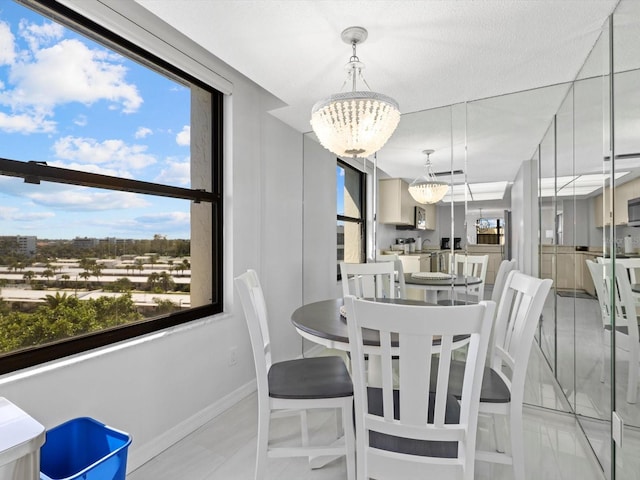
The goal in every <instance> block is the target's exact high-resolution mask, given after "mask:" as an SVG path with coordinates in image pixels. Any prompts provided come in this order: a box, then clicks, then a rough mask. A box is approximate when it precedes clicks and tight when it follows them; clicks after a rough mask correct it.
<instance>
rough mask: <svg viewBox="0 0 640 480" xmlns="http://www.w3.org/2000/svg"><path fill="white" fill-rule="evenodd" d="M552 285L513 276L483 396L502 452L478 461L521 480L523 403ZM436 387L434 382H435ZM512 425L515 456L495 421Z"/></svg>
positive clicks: (457, 377)
mask: <svg viewBox="0 0 640 480" xmlns="http://www.w3.org/2000/svg"><path fill="white" fill-rule="evenodd" d="M551 284H552V281H551V280H550V279H545V280H542V279H539V278H535V277H532V276H529V275H525V274H523V273H521V272H518V271H511V272H510V273H509V275H508V276H507V279H506V281H505V286H504V289H503V291H502V296H501V297H500V301H499V303H498V306H497V313H496V316H495V322H494V326H493V345H492V346H491V347H490V348H489V350H490V352H491V362H490V366H489V367H485V369H484V374H483V377H482V389H481V392H480V413H481V414H488V415H491V416H492V418H493V420H494V421H493V426H494V437H495V441H496V451H493V452H490V451H478V452H476V459H477V460H481V461H486V462H492V463H501V464H511V465H512V468H513V473H514V479H515V480H525V471H524V439H523V429H522V403H523V398H524V383H525V379H526V373H527V366H528V363H529V354H530V352H531V345H532V344H533V337H534V333H535V329H536V326H537V325H538V321H539V319H540V315H541V313H542V308H543V307H544V302H545V299H546V297H547V295H548V293H549V290H550V288H551ZM461 371H462V365H461V364H458V363H456V362H454V363H453V364H452V369H451V375H452V378H451V383H450V392H451V393H452V394H453V395H455V396H456V397H459V396H460V394H461V391H462V390H461V384H462V383H461V378H462V373H461ZM432 381H433V379H432ZM497 419H502V420H503V422H499V423H504V422H506V423H507V424H508V428H507V430H508V436H509V440H510V444H511V448H510V451H505V449H504V448H503V446H502V434H501V433H500V432H498V431H497V428H496V423H497V422H495V420H497Z"/></svg>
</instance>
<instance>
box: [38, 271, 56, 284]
mask: <svg viewBox="0 0 640 480" xmlns="http://www.w3.org/2000/svg"><path fill="white" fill-rule="evenodd" d="M40 275H41V276H42V277H44V278H46V279H47V281H49V280H50V279H51V278H52V277H55V276H56V274H55V272H54V271H53V270H52V269H50V268H47V269H46V270H43V271H42V273H41V274H40Z"/></svg>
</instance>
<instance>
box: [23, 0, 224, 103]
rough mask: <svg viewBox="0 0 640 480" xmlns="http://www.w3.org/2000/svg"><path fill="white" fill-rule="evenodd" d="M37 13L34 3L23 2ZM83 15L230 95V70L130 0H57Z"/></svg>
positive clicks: (38, 7) (32, 1) (37, 7)
mask: <svg viewBox="0 0 640 480" xmlns="http://www.w3.org/2000/svg"><path fill="white" fill-rule="evenodd" d="M21 1H22V3H25V4H26V5H31V6H33V7H34V8H36V9H41V8H42V6H41V5H39V4H38V3H36V2H35V1H34V0H21ZM57 1H58V3H60V4H62V5H64V6H65V7H68V8H70V9H72V10H73V11H75V12H77V13H79V14H80V15H82V16H84V17H86V18H88V19H89V20H92V21H94V22H96V23H97V24H99V25H101V26H103V27H105V28H106V29H108V30H109V31H111V32H113V33H115V34H117V35H119V36H121V37H123V38H125V39H127V40H129V41H130V42H132V43H134V44H136V45H138V46H140V47H141V48H143V49H145V50H147V51H148V52H149V53H152V54H153V55H156V56H157V57H159V58H161V59H163V60H165V61H167V62H169V63H170V64H171V65H174V66H176V67H177V68H179V69H181V70H183V71H184V72H186V73H188V74H190V75H192V76H194V77H195V78H197V79H199V80H201V81H203V82H205V83H207V84H208V85H210V86H212V87H213V88H215V89H217V90H219V91H220V92H222V93H224V94H227V95H230V94H231V93H232V91H233V84H232V83H231V81H230V80H228V79H227V78H226V77H225V74H226V72H227V71H229V70H230V69H229V67H228V66H227V65H226V64H225V63H224V62H222V61H221V60H220V59H218V58H217V57H215V56H214V55H212V54H211V53H210V52H209V51H207V50H206V49H204V48H203V47H201V46H200V45H198V44H197V43H195V42H194V41H193V40H191V39H190V38H188V37H187V36H185V35H184V34H182V33H180V32H179V31H178V30H176V29H175V28H173V27H172V26H170V25H169V24H167V23H166V22H164V21H163V20H161V19H160V18H158V17H157V16H155V15H153V14H152V13H151V12H149V11H148V10H147V9H146V8H144V7H143V6H141V5H140V4H138V3H137V2H134V1H131V0H94V1H87V0H57Z"/></svg>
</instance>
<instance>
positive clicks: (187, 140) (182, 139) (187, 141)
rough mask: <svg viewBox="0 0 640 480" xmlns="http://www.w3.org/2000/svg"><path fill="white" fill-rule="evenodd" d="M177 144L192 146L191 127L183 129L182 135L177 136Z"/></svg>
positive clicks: (187, 126) (186, 126)
mask: <svg viewBox="0 0 640 480" xmlns="http://www.w3.org/2000/svg"><path fill="white" fill-rule="evenodd" d="M176 143H177V144H178V145H181V146H185V147H186V146H189V145H191V127H190V126H189V125H185V126H184V127H182V130H181V131H180V133H178V134H177V135H176Z"/></svg>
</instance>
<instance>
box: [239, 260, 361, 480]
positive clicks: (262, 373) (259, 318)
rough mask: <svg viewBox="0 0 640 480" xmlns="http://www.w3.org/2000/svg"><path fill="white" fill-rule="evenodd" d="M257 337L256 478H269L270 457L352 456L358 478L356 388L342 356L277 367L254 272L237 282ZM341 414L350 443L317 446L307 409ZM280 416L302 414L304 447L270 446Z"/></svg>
mask: <svg viewBox="0 0 640 480" xmlns="http://www.w3.org/2000/svg"><path fill="white" fill-rule="evenodd" d="M235 285H236V288H237V290H238V294H239V296H240V301H241V303H242V308H243V310H244V314H245V317H246V321H247V327H248V329H249V336H250V337H251V346H252V348H253V357H254V361H255V367H256V382H257V385H258V439H257V440H258V449H257V455H256V467H255V478H256V480H260V479H262V478H264V477H265V472H266V464H267V457H293V456H306V457H309V459H310V460H311V458H312V457H324V456H333V455H336V456H341V455H345V456H346V465H347V478H348V479H349V480H354V479H355V458H354V455H355V453H354V445H355V443H354V432H353V384H352V383H351V377H350V375H349V372H348V371H347V368H346V366H345V364H344V362H343V361H342V359H341V358H340V357H337V356H330V357H310V358H301V359H295V360H288V361H283V362H276V363H273V362H272V360H271V342H270V340H269V327H268V319H267V308H266V303H265V299H264V295H263V292H262V288H261V286H260V281H259V279H258V275H257V274H256V272H255V271H254V270H248V271H247V272H246V273H244V274H242V275H240V276H238V277H237V278H236V279H235ZM316 408H317V409H336V411H337V412H338V411H339V412H340V413H341V415H342V430H343V433H344V443H343V444H341V445H338V446H335V445H333V444H332V445H330V446H311V445H309V441H308V432H307V425H306V423H307V422H306V418H307V417H306V410H308V409H316ZM272 413H273V416H276V414H277V413H280V414H285V415H287V414H292V413H297V414H300V418H301V430H302V445H301V446H300V447H285V446H283V447H274V446H270V445H269V424H270V419H271V418H272Z"/></svg>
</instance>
